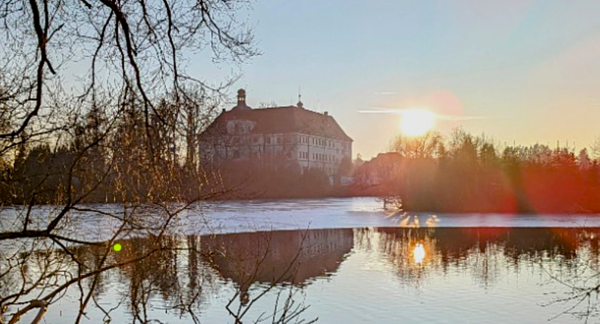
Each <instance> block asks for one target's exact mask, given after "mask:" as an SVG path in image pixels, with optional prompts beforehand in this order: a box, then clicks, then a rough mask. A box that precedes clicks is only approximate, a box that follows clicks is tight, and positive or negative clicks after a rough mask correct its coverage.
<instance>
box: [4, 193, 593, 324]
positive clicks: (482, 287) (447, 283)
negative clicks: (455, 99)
mask: <svg viewBox="0 0 600 324" xmlns="http://www.w3.org/2000/svg"><path fill="white" fill-rule="evenodd" d="M100 207H101V208H105V209H106V208H113V209H118V207H117V206H110V205H107V206H100ZM380 207H381V205H380V204H379V203H378V202H376V201H374V200H373V199H365V198H361V199H331V200H320V201H317V200H314V201H313V200H305V201H282V202H239V203H226V204H215V203H213V204H210V205H207V206H202V207H197V209H191V210H189V211H187V212H186V213H185V214H184V215H182V216H183V217H182V218H181V219H180V220H178V221H179V222H178V224H177V225H178V227H179V229H180V230H181V232H180V233H178V234H174V235H170V236H167V237H165V238H163V239H161V240H155V239H151V238H147V237H146V238H145V237H139V238H130V239H124V240H121V241H120V242H119V243H120V244H121V245H122V249H121V250H120V251H119V252H116V251H115V252H112V254H111V255H110V258H113V259H114V260H117V261H118V260H119V259H123V260H126V259H130V258H134V257H136V256H142V255H144V253H146V252H147V251H149V250H150V249H153V248H155V247H161V248H162V249H163V250H162V251H161V252H160V253H157V254H153V255H152V256H151V257H149V258H147V259H145V260H143V261H141V262H139V263H135V264H130V265H127V266H124V267H122V268H119V269H114V270H110V271H107V272H105V273H104V274H103V275H102V276H100V277H99V279H98V282H97V283H96V284H97V287H96V289H95V293H94V303H96V304H97V305H98V306H96V305H94V303H91V304H90V306H89V307H88V311H87V313H86V316H85V317H84V318H83V320H82V322H83V323H99V322H102V321H105V320H109V319H110V321H111V322H112V323H122V322H129V323H130V322H136V321H137V322H143V321H151V320H152V321H160V322H163V323H192V322H193V320H194V318H196V319H197V320H198V321H199V322H201V323H236V317H237V318H238V319H240V322H242V323H255V322H256V321H257V320H261V319H264V320H265V321H263V322H264V323H273V322H277V321H274V320H273V316H272V315H273V313H275V319H278V318H279V317H280V316H282V314H285V313H284V311H283V309H284V308H287V314H286V316H288V317H290V316H291V315H290V314H294V311H296V312H300V311H301V312H300V313H298V314H296V315H297V317H293V318H292V319H291V321H289V323H297V322H298V323H308V322H309V321H310V320H313V319H317V318H318V322H317V323H365V322H371V323H542V322H548V321H549V323H584V322H585V319H586V318H587V317H586V316H583V317H582V315H587V314H588V313H591V317H590V318H589V319H590V320H591V321H592V322H593V321H597V320H598V318H597V317H596V315H598V314H597V313H596V311H597V309H596V307H597V305H598V304H599V301H598V299H597V295H596V293H595V292H593V293H591V294H589V295H586V293H587V292H588V290H586V288H593V287H595V286H597V285H598V284H600V278H599V277H600V276H598V274H599V273H600V258H599V253H600V243H599V242H598V237H599V236H600V224H599V223H598V220H599V217H598V216H597V215H471V214H463V215H435V216H434V215H427V214H418V215H413V214H402V213H397V214H393V213H387V212H385V211H383V210H381V208H380ZM41 210H44V209H43V208H41ZM44 211H45V212H46V213H47V212H48V210H44ZM200 211H201V212H200ZM80 216H81V218H82V219H85V220H89V219H90V218H91V217H92V216H91V215H86V214H85V213H82V214H81V215H80ZM6 219H8V218H3V220H4V221H5V220H6ZM6 223H7V222H6V221H5V224H6ZM84 223H85V225H82V224H77V223H75V224H74V225H73V226H81V228H82V230H83V229H88V230H89V229H93V228H94V227H95V226H97V225H92V224H90V222H84ZM5 227H6V226H5ZM101 230H102V229H101V228H99V229H98V231H99V232H101ZM104 230H105V229H104ZM98 231H97V232H98ZM214 232H217V233H219V234H217V235H209V234H207V233H214ZM86 235H88V236H90V235H92V233H91V232H87V234H86ZM94 235H98V236H97V237H98V238H99V239H100V238H101V237H102V235H101V234H97V233H95V234H94ZM103 251H104V250H103V248H102V247H98V248H97V249H96V248H94V247H89V246H87V247H81V248H78V249H75V250H74V253H75V254H76V255H77V256H79V257H81V259H84V260H87V262H91V263H93V262H94V260H97V259H98V258H99V256H100V255H101V253H102V252H103ZM78 298H79V294H78V290H77V287H73V289H70V290H69V291H68V292H67V294H65V296H63V297H62V298H61V299H59V300H58V301H57V302H56V303H55V304H53V305H51V307H50V308H49V310H48V313H47V314H46V316H45V321H46V322H47V323H68V322H73V320H74V319H75V316H76V315H77V313H76V312H77V305H78ZM286 301H287V302H288V303H287V304H286ZM588 301H589V303H588ZM578 302H581V303H579V304H578ZM286 305H287V306H288V307H286ZM100 307H101V308H103V309H104V310H106V311H109V312H108V315H106V314H105V313H103V312H102V311H101V310H100ZM276 308H277V312H274V309H276ZM240 317H241V318H240ZM303 320H304V322H302V321H303ZM281 322H283V321H281Z"/></svg>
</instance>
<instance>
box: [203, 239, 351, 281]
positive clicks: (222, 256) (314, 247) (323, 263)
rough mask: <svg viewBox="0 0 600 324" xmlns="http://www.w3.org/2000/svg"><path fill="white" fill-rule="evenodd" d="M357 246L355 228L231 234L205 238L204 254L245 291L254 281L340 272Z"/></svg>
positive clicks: (290, 279) (283, 279)
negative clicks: (349, 254) (343, 263)
mask: <svg viewBox="0 0 600 324" xmlns="http://www.w3.org/2000/svg"><path fill="white" fill-rule="evenodd" d="M353 245H354V236H353V230H351V229H339V230H304V231H274V232H262V233H242V234H227V235H217V236H212V237H207V238H206V239H204V240H202V255H203V256H204V257H205V258H206V259H207V261H208V263H209V264H210V265H211V267H213V268H214V269H215V270H216V271H217V272H218V273H219V274H220V275H221V276H223V278H225V279H228V280H232V281H233V282H235V283H236V284H238V285H239V286H240V287H241V288H242V290H246V289H248V288H249V286H250V285H251V284H252V283H267V284H277V283H291V284H293V285H298V286H303V285H305V284H306V283H307V281H309V280H312V279H314V278H317V277H322V276H327V275H329V274H331V273H334V272H336V271H337V269H338V267H339V266H340V264H341V263H342V261H343V260H344V258H345V256H346V255H347V254H348V253H349V252H350V251H351V250H352V248H353Z"/></svg>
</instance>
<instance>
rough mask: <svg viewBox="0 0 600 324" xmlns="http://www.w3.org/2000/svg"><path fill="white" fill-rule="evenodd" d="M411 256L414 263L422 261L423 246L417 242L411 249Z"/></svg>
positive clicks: (423, 257)
mask: <svg viewBox="0 0 600 324" xmlns="http://www.w3.org/2000/svg"><path fill="white" fill-rule="evenodd" d="M413 258H414V259H415V263H417V264H421V263H423V260H424V259H425V247H423V244H421V243H417V245H416V246H415V249H414V250H413Z"/></svg>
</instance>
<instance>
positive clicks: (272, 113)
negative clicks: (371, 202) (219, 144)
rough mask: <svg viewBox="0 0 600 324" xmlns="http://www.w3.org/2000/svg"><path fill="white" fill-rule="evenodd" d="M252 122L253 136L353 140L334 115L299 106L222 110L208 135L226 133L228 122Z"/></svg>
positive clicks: (209, 128)
mask: <svg viewBox="0 0 600 324" xmlns="http://www.w3.org/2000/svg"><path fill="white" fill-rule="evenodd" d="M230 120H250V121H253V122H255V123H256V124H255V127H254V128H253V129H252V131H251V134H273V133H302V134H308V135H313V136H321V137H325V138H332V139H337V140H342V141H352V138H350V137H349V136H348V135H346V133H345V132H344V130H343V129H342V128H341V127H340V125H339V124H338V123H337V122H336V121H335V119H334V118H333V117H332V116H329V115H326V114H321V113H318V112H314V111H310V110H307V109H304V108H298V107H296V106H285V107H274V108H261V109H251V108H249V107H243V106H241V107H240V106H237V107H235V108H233V109H232V110H229V111H223V112H222V113H221V115H219V116H218V117H217V118H216V119H215V121H214V122H213V123H212V124H211V125H210V126H209V127H208V129H207V132H208V133H212V132H214V131H217V132H220V134H224V133H225V132H226V127H227V126H226V125H227V121H230Z"/></svg>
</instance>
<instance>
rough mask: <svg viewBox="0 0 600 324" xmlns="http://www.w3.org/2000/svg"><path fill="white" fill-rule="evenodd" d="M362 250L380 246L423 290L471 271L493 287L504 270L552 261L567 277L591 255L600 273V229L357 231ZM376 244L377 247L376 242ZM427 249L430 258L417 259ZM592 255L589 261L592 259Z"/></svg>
mask: <svg viewBox="0 0 600 324" xmlns="http://www.w3.org/2000/svg"><path fill="white" fill-rule="evenodd" d="M356 233H357V234H356V238H357V240H358V243H357V246H358V247H359V248H362V249H367V250H368V249H371V248H373V247H375V246H377V247H378V249H379V250H380V251H381V252H382V253H383V254H384V255H386V256H387V257H389V259H390V262H391V263H392V264H393V266H394V267H395V269H396V272H397V275H398V277H399V278H400V279H401V280H402V281H403V282H406V283H409V284H413V285H415V284H416V285H420V284H421V283H422V281H423V280H424V278H426V277H427V276H428V275H430V274H436V273H447V271H448V270H449V269H450V268H453V269H455V270H461V269H469V270H470V271H472V272H473V277H474V278H476V280H477V282H478V283H479V284H481V285H483V286H486V287H487V286H488V285H490V284H493V283H494V281H495V280H496V279H497V278H498V277H499V276H500V275H501V272H502V271H504V269H510V270H512V271H515V272H518V271H520V267H521V266H522V264H523V263H522V262H521V261H523V260H525V261H527V262H526V264H540V265H541V264H542V261H543V260H544V261H548V260H550V261H552V262H551V264H553V265H556V266H557V267H558V269H559V270H560V271H561V273H563V274H568V273H573V271H574V270H577V267H578V266H579V265H580V263H581V260H582V259H583V258H580V257H579V256H580V255H581V254H585V255H586V257H585V260H590V263H589V265H590V266H592V267H594V269H598V268H600V267H598V235H597V233H598V230H596V229H576V228H558V229H554V228H379V229H375V230H369V229H361V230H356ZM375 241H376V243H375ZM418 244H422V246H423V249H424V252H425V253H424V254H425V257H424V258H422V260H417V259H416V258H415V249H416V247H417V245H418ZM588 256H589V258H588Z"/></svg>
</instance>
